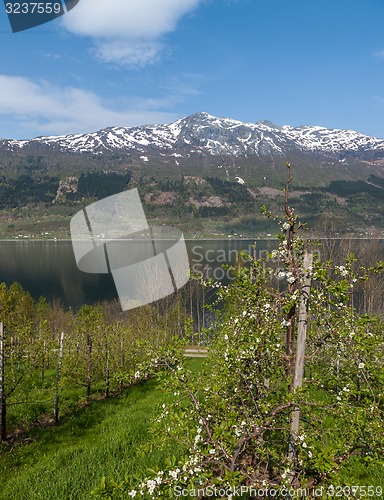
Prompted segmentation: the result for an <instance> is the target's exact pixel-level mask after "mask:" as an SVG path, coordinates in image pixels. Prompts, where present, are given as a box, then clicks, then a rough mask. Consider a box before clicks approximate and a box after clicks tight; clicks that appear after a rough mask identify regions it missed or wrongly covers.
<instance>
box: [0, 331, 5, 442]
mask: <svg viewBox="0 0 384 500" xmlns="http://www.w3.org/2000/svg"><path fill="white" fill-rule="evenodd" d="M4 340H5V339H4V328H3V322H2V321H1V322H0V416H1V418H0V420H1V428H0V443H1V442H3V441H5V440H6V438H7V399H6V398H7V396H6V394H5V342H4Z"/></svg>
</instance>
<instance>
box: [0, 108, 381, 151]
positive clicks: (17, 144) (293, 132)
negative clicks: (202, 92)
mask: <svg viewBox="0 0 384 500" xmlns="http://www.w3.org/2000/svg"><path fill="white" fill-rule="evenodd" d="M21 150H23V151H29V150H42V151H44V150H45V151H53V152H61V153H74V154H82V153H91V154H95V155H104V154H110V153H115V152H121V153H125V154H130V155H133V156H138V157H140V155H141V156H146V155H153V154H161V155H163V156H174V157H177V156H184V157H188V156H191V155H194V154H203V155H209V156H224V157H225V156H227V157H230V156H233V157H240V156H245V157H247V156H258V157H270V156H273V157H283V156H285V155H287V153H293V154H295V153H299V154H309V155H312V154H315V155H318V156H322V157H324V158H328V159H332V158H333V159H337V160H339V161H340V160H343V159H347V158H350V157H354V158H358V159H359V160H360V161H375V160H382V159H384V139H380V138H376V137H372V136H368V135H364V134H362V133H360V132H356V131H353V130H342V129H328V128H325V127H321V126H309V125H308V126H300V127H293V126H290V125H283V126H279V125H275V124H273V123H272V122H269V121H266V120H264V121H259V122H256V123H248V122H241V121H238V120H234V119H231V118H218V117H215V116H212V115H210V114H208V113H206V112H199V113H195V114H193V115H190V116H186V117H183V118H180V119H179V120H176V121H175V122H172V123H170V124H161V125H140V126H137V127H107V128H103V129H100V130H98V131H96V132H90V133H85V134H80V133H79V134H68V135H61V136H60V135H59V136H40V137H36V138H34V139H31V140H15V139H2V140H0V151H9V152H11V153H12V152H16V151H21Z"/></svg>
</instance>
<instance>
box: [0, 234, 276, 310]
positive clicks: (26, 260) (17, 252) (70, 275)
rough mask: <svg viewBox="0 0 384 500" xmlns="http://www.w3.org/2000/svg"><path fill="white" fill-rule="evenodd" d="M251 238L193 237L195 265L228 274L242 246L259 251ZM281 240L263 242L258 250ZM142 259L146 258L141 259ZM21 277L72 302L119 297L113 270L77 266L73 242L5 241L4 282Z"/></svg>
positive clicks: (1, 250) (0, 245)
mask: <svg viewBox="0 0 384 500" xmlns="http://www.w3.org/2000/svg"><path fill="white" fill-rule="evenodd" d="M253 243H254V242H253V241H251V240H231V239H228V240H188V241H187V242H186V244H187V251H188V257H189V261H190V267H191V270H192V271H194V272H198V273H201V272H203V273H204V275H205V276H206V277H211V278H215V279H219V280H221V279H225V276H224V274H223V273H224V270H223V269H222V267H221V266H222V264H225V263H235V262H236V258H237V256H238V255H239V253H240V251H241V250H247V251H253V250H252V244H253ZM276 246H277V242H276V241H261V242H258V243H257V251H258V252H262V251H264V252H266V251H267V249H272V248H276ZM138 260H140V259H139V258H138ZM15 281H16V282H18V283H20V284H21V285H22V287H23V288H24V289H25V290H27V291H28V292H29V293H30V294H31V295H32V296H33V297H34V298H36V299H38V298H39V297H40V296H44V297H46V298H47V299H48V300H53V299H59V300H60V301H61V302H62V304H63V305H64V306H66V307H72V308H74V309H77V308H79V307H81V306H82V305H83V304H94V303H97V302H99V301H104V300H113V299H117V293H116V288H115V285H114V282H113V279H112V275H111V274H89V273H84V272H82V271H80V270H79V269H78V268H77V266H76V261H75V257H74V254H73V249H72V243H71V241H0V282H5V283H7V284H8V285H10V284H11V283H13V282H15Z"/></svg>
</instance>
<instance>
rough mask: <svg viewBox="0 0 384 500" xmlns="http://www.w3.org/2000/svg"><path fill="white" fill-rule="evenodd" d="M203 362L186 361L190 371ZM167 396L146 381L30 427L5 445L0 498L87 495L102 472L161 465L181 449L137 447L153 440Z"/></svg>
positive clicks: (114, 474) (120, 473)
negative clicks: (24, 437) (55, 421)
mask: <svg viewBox="0 0 384 500" xmlns="http://www.w3.org/2000/svg"><path fill="white" fill-rule="evenodd" d="M201 363H202V361H201V360H199V359H197V360H195V359H192V360H190V361H189V364H190V367H191V368H192V369H194V370H197V369H199V366H201ZM167 399H169V396H167V395H165V394H164V393H163V392H162V391H161V390H160V388H159V386H158V384H157V383H156V381H154V380H150V381H148V382H145V383H141V384H139V385H137V386H135V387H133V388H131V389H130V390H127V391H126V392H125V393H124V394H123V395H121V396H119V397H116V398H111V399H108V400H101V401H94V402H93V403H92V404H91V405H90V406H89V407H85V408H82V409H79V410H78V411H77V412H76V413H74V414H73V415H72V416H70V417H67V418H66V419H65V420H64V421H63V422H62V423H60V424H59V425H58V426H56V427H54V426H51V427H44V428H37V429H33V430H32V431H30V432H29V433H28V443H27V444H25V443H24V444H19V445H17V446H15V447H14V448H13V449H10V450H8V449H7V445H3V448H2V449H1V451H2V453H1V456H0V484H1V489H0V499H1V500H15V499H17V500H34V499H44V500H72V499H73V500H74V499H76V500H82V499H90V498H94V497H93V496H92V495H91V493H90V492H91V490H92V489H94V488H95V487H97V486H98V485H99V483H100V481H101V478H102V477H103V476H107V477H110V478H114V479H117V480H119V479H120V480H123V479H124V477H125V476H128V477H132V478H134V477H144V476H145V474H146V470H147V468H148V467H154V466H155V465H159V466H161V465H162V464H163V463H164V460H165V459H166V457H167V456H171V455H176V456H177V455H178V454H179V453H180V452H181V451H182V450H177V449H174V448H173V449H171V448H170V449H169V450H163V451H160V450H159V451H154V452H153V453H151V454H142V453H141V452H140V450H139V447H140V445H143V444H145V443H147V442H148V441H150V440H151V439H152V437H151V435H150V434H149V431H148V429H149V427H150V424H151V422H152V420H153V419H154V418H155V417H156V415H157V414H159V413H160V410H161V408H160V406H161V404H162V403H164V401H166V400H167Z"/></svg>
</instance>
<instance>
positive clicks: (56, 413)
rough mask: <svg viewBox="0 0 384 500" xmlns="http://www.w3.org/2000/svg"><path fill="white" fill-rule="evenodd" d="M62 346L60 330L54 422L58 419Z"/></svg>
mask: <svg viewBox="0 0 384 500" xmlns="http://www.w3.org/2000/svg"><path fill="white" fill-rule="evenodd" d="M63 346H64V332H61V334H60V344H59V359H58V361H57V377H56V394H55V405H54V415H55V423H57V422H58V421H59V389H60V378H61V363H62V360H63Z"/></svg>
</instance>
